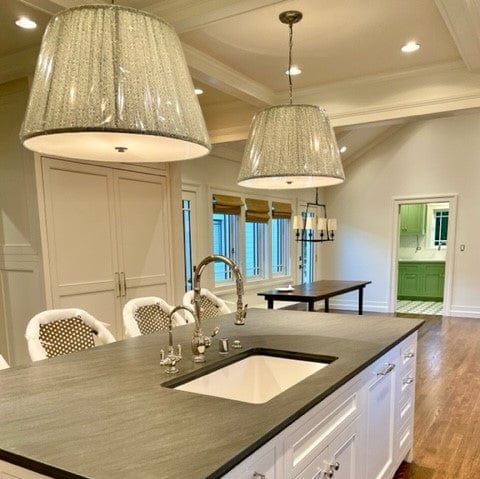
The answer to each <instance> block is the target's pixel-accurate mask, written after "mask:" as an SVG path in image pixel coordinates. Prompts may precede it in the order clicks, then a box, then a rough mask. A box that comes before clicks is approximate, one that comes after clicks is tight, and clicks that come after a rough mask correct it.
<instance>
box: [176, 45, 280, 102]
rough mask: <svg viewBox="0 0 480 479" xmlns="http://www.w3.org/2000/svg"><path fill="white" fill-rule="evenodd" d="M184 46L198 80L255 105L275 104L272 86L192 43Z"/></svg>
mask: <svg viewBox="0 0 480 479" xmlns="http://www.w3.org/2000/svg"><path fill="white" fill-rule="evenodd" d="M182 46H183V51H184V53H185V58H186V60H187V64H188V66H189V68H190V73H191V75H192V77H193V78H195V79H196V80H199V81H202V82H204V83H206V84H207V85H210V86H211V87H213V88H216V89H217V90H220V91H223V92H224V93H227V94H229V95H232V96H234V97H235V98H238V99H239V100H243V101H245V102H247V103H249V104H251V105H254V106H258V107H265V106H270V105H273V104H275V102H276V95H275V93H274V91H273V90H271V89H270V88H268V87H266V86H265V85H262V84H261V83H259V82H257V81H255V80H252V79H251V78H250V77H248V76H246V75H244V74H243V73H240V72H238V71H236V70H234V69H233V68H231V67H229V66H228V65H225V64H224V63H222V62H219V61H218V60H215V58H213V57H211V56H209V55H207V54H205V53H203V52H201V51H200V50H197V49H196V48H194V47H192V46H190V45H186V44H182Z"/></svg>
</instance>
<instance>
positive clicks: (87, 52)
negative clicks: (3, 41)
mask: <svg viewBox="0 0 480 479" xmlns="http://www.w3.org/2000/svg"><path fill="white" fill-rule="evenodd" d="M20 139H21V141H22V142H23V144H24V146H25V147H26V148H28V149H30V150H33V151H36V152H38V153H41V154H43V155H54V156H61V157H67V158H77V159H85V160H98V161H117V162H162V161H175V160H185V159H190V158H196V157H199V156H203V155H206V154H208V153H209V152H210V149H211V146H210V142H209V138H208V133H207V129H206V126H205V122H204V119H203V116H202V112H201V110H200V105H199V103H198V99H197V96H196V95H195V93H194V88H193V84H192V80H191V77H190V74H189V71H188V68H187V64H186V62H185V58H184V54H183V51H182V47H181V44H180V40H179V39H178V37H177V34H176V33H175V31H174V29H173V28H172V27H171V26H170V25H169V24H168V23H166V22H165V21H163V20H162V19H160V18H158V17H155V16H154V15H150V14H148V13H145V12H141V11H139V10H136V9H133V8H128V7H122V6H118V5H84V6H80V7H74V8H70V9H68V10H65V11H63V12H61V13H59V14H58V15H56V16H54V17H53V18H52V19H51V21H50V23H49V24H48V26H47V29H46V31H45V34H44V36H43V40H42V45H41V49H40V55H39V58H38V62H37V68H36V71H35V77H34V80H33V84H32V88H31V93H30V98H29V102H28V107H27V111H26V115H25V120H24V123H23V126H22V130H21V132H20Z"/></svg>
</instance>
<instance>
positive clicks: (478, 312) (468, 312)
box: [445, 305, 480, 318]
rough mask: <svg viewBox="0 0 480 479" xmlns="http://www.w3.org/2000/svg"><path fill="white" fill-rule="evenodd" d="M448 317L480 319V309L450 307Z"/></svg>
mask: <svg viewBox="0 0 480 479" xmlns="http://www.w3.org/2000/svg"><path fill="white" fill-rule="evenodd" d="M445 314H446V313H445ZM448 316H458V317H460V318H480V308H478V307H472V306H457V305H452V306H450V311H449V312H448Z"/></svg>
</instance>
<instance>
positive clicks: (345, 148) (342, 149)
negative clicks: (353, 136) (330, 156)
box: [340, 145, 347, 153]
mask: <svg viewBox="0 0 480 479" xmlns="http://www.w3.org/2000/svg"><path fill="white" fill-rule="evenodd" d="M346 151H347V147H346V146H345V145H343V146H342V147H341V148H340V153H345V152H346Z"/></svg>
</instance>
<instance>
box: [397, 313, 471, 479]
mask: <svg viewBox="0 0 480 479" xmlns="http://www.w3.org/2000/svg"><path fill="white" fill-rule="evenodd" d="M424 319H425V321H426V322H425V324H424V325H423V326H422V328H421V329H420V331H419V343H418V362H417V368H418V369H417V384H416V411H415V431H414V450H413V457H414V460H413V463H412V464H403V465H402V467H401V468H400V469H399V471H397V474H396V476H395V479H400V478H402V479H445V478H450V477H452V478H455V479H480V319H468V318H452V317H443V318H431V317H430V318H429V317H424Z"/></svg>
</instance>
